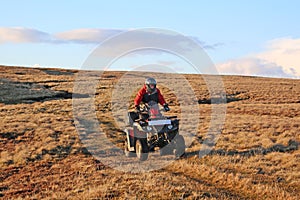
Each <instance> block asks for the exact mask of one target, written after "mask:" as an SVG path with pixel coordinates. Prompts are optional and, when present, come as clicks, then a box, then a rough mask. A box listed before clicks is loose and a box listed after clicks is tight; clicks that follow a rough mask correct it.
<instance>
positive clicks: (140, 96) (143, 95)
mask: <svg viewBox="0 0 300 200" xmlns="http://www.w3.org/2000/svg"><path fill="white" fill-rule="evenodd" d="M149 99H150V100H153V101H156V102H157V103H160V104H161V105H164V104H165V103H166V101H165V99H164V97H163V96H162V94H161V92H160V90H159V89H158V88H156V91H155V92H153V93H149V92H147V87H146V85H144V86H143V87H142V88H141V89H140V90H139V92H138V93H137V95H136V97H135V99H134V105H135V106H137V105H140V103H141V102H142V101H143V102H145V101H146V102H145V103H147V101H148V100H149Z"/></svg>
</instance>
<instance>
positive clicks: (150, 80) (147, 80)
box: [145, 78, 156, 93]
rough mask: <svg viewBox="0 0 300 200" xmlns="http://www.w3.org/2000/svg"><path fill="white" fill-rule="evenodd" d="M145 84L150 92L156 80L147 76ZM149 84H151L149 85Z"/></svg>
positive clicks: (153, 88) (153, 89) (154, 86)
mask: <svg viewBox="0 0 300 200" xmlns="http://www.w3.org/2000/svg"><path fill="white" fill-rule="evenodd" d="M145 85H146V87H147V91H148V92H151V93H152V92H154V91H155V88H156V80H155V79H154V78H147V79H146V81H145ZM151 85H153V86H152V87H151Z"/></svg>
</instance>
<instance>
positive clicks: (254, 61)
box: [217, 57, 292, 78]
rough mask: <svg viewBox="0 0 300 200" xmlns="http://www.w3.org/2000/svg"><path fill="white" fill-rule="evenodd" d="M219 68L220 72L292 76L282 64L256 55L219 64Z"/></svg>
mask: <svg viewBox="0 0 300 200" xmlns="http://www.w3.org/2000/svg"><path fill="white" fill-rule="evenodd" d="M217 69H218V71H219V73H220V74H233V75H248V76H268V77H289V78H290V77H292V75H290V74H288V73H286V72H285V71H284V70H283V68H282V67H281V66H278V65H276V64H274V63H270V62H267V61H265V60H262V59H259V58H254V57H249V58H241V59H235V60H230V61H227V62H224V63H221V64H218V65H217Z"/></svg>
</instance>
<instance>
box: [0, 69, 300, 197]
mask: <svg viewBox="0 0 300 200" xmlns="http://www.w3.org/2000/svg"><path fill="white" fill-rule="evenodd" d="M76 73H78V71H76V70H63V69H45V68H34V69H33V68H22V67H7V66H1V67H0V119H1V120H0V156H1V157H0V169H1V170H0V199H295V200H296V199H300V150H299V142H300V80H293V79H275V78H261V77H245V76H244V77H243V76H222V79H223V83H224V87H225V90H226V94H227V101H228V102H227V104H226V106H227V113H226V120H225V124H224V127H223V130H222V133H221V135H220V137H219V140H218V141H217V144H216V145H215V147H214V148H213V150H212V151H211V153H210V154H209V155H207V156H205V157H204V158H199V156H198V152H199V150H200V148H201V143H202V142H203V140H204V139H205V136H206V132H207V130H208V127H209V122H210V118H211V116H210V114H211V104H209V98H210V95H209V92H208V89H207V87H206V84H205V82H204V80H203V79H202V77H201V76H200V75H185V77H186V79H187V80H188V81H189V83H190V85H191V86H192V87H193V90H194V92H195V95H196V98H197V99H198V100H199V110H200V122H201V124H200V126H199V130H198V132H197V133H195V134H197V136H196V137H195V138H194V140H193V142H192V144H191V146H189V147H188V148H187V149H186V151H187V152H186V154H185V155H184V156H183V157H182V158H180V159H178V160H176V161H174V162H173V163H172V164H170V165H169V166H167V167H165V168H162V169H160V170H156V171H152V172H148V173H140V174H134V173H125V172H120V171H117V170H114V169H112V168H109V167H107V166H105V165H103V164H102V163H101V160H100V161H98V160H97V159H95V158H94V157H93V156H92V155H91V154H89V152H87V150H86V149H85V148H84V146H83V144H82V143H81V141H80V139H79V136H78V133H77V131H76V128H75V122H74V118H73V112H72V99H71V97H72V91H73V84H74V80H75V77H76ZM123 74H124V72H105V73H104V74H103V78H102V79H101V81H100V83H99V84H100V85H99V87H97V91H96V101H95V102H96V104H97V106H96V109H97V117H98V118H99V119H101V120H102V121H104V122H106V123H103V124H102V126H103V127H102V128H103V129H104V130H106V131H107V132H108V133H109V134H108V137H110V139H111V140H112V141H113V142H114V143H115V144H116V145H117V146H120V147H122V145H123V141H124V133H123V132H122V131H121V130H119V129H118V128H116V127H114V121H113V117H112V116H111V114H110V112H109V111H110V109H111V103H110V102H111V94H112V93H111V91H112V90H113V88H114V85H115V84H116V83H117V82H118V79H120V78H121V77H122V75H123ZM165 76H166V75H165ZM167 76H172V75H167ZM132 77H134V76H132ZM132 82H136V86H139V85H141V83H139V82H137V81H136V80H134V78H133V80H132ZM173 84H177V85H175V86H176V87H177V88H179V90H180V87H181V85H180V84H179V83H177V82H174V83H173ZM160 88H161V90H162V92H163V93H164V96H165V97H166V100H167V101H168V102H170V108H171V109H172V110H171V113H170V115H172V114H177V115H179V116H180V114H179V112H180V107H179V103H178V101H177V99H176V96H175V94H174V93H173V92H172V91H171V90H170V89H169V88H168V87H167V86H166V85H164V86H160ZM120 95H122V94H120ZM133 97H134V94H132V95H131V100H132V98H133ZM131 100H130V101H131ZM191 123H192V122H191ZM188 128H189V127H188Z"/></svg>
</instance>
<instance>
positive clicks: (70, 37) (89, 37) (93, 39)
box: [55, 29, 123, 43]
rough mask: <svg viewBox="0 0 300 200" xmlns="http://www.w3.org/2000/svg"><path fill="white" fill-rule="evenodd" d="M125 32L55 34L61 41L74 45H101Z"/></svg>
mask: <svg viewBox="0 0 300 200" xmlns="http://www.w3.org/2000/svg"><path fill="white" fill-rule="evenodd" d="M121 32H123V31H122V30H117V29H75V30H71V31H66V32H61V33H57V34H55V37H56V38H57V39H59V40H63V41H66V42H74V43H99V42H102V41H104V40H105V39H107V38H109V37H111V36H113V35H116V34H119V33H121Z"/></svg>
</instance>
